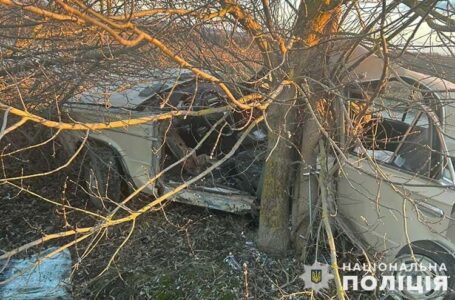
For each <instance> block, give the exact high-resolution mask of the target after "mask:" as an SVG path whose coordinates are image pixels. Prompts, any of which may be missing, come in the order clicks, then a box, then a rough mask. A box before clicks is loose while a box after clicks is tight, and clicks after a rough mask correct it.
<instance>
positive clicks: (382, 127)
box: [354, 81, 443, 179]
mask: <svg viewBox="0 0 455 300" xmlns="http://www.w3.org/2000/svg"><path fill="white" fill-rule="evenodd" d="M366 95H368V92H367V93H366ZM427 97H429V93H422V92H421V91H419V90H417V89H415V88H413V87H412V86H410V85H408V84H406V83H404V82H400V81H391V82H389V83H388V85H387V86H386V88H385V89H384V91H383V93H381V95H380V96H378V97H377V98H376V99H375V101H374V105H372V106H371V108H370V110H371V118H370V119H369V120H368V122H367V123H365V124H363V127H362V128H363V129H362V132H361V140H362V145H363V148H364V149H362V147H356V148H355V149H354V152H355V153H356V154H357V155H359V156H364V155H368V156H370V157H371V158H373V159H374V160H376V161H377V162H380V163H384V164H387V165H390V166H392V167H395V168H399V169H402V170H404V171H406V172H409V173H411V174H416V175H421V176H425V177H429V178H433V179H439V178H441V173H442V168H441V164H442V161H443V156H442V154H441V151H440V148H441V141H440V136H439V135H438V134H436V132H435V127H434V125H433V121H432V120H433V119H434V118H435V115H434V114H433V115H431V113H432V112H431V109H430V108H429V107H428V106H426V105H425V104H426V103H428V102H429V101H427ZM365 151H366V152H365Z"/></svg>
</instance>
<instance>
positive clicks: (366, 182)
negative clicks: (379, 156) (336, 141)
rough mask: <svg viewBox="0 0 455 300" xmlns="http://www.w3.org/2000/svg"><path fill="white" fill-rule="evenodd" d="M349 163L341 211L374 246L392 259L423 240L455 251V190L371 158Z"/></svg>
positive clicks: (340, 190)
mask: <svg viewBox="0 0 455 300" xmlns="http://www.w3.org/2000/svg"><path fill="white" fill-rule="evenodd" d="M348 162H349V163H347V164H345V165H344V166H343V173H344V174H343V176H340V177H339V178H338V182H337V186H338V198H337V204H338V205H337V207H338V210H339V213H340V214H341V215H342V216H343V218H344V219H345V220H346V221H347V222H349V223H350V224H351V226H352V228H354V229H355V231H356V233H357V234H358V235H359V236H361V237H362V239H363V240H365V241H367V243H368V245H370V246H371V247H373V248H374V249H375V250H376V251H385V255H386V256H387V257H391V258H392V257H394V256H395V255H396V253H397V252H398V251H399V250H400V249H401V248H402V247H404V246H405V245H406V244H407V243H409V242H414V241H418V240H432V241H440V242H441V243H442V244H444V245H446V246H448V247H450V248H451V249H455V239H453V230H454V228H453V225H454V220H453V207H454V204H455V190H454V189H451V188H448V187H445V186H441V185H440V184H439V183H438V182H429V180H427V179H424V178H421V177H419V176H415V175H411V174H406V173H403V172H402V171H401V170H397V169H394V168H391V167H388V166H385V165H374V163H373V162H370V161H368V160H367V159H366V158H359V157H355V156H353V155H351V156H350V157H349V159H348ZM378 167H379V169H380V172H381V173H382V174H381V175H379V174H378V171H377V168H378ZM383 177H385V178H387V180H389V182H387V180H385V179H381V178H383ZM440 213H442V215H440Z"/></svg>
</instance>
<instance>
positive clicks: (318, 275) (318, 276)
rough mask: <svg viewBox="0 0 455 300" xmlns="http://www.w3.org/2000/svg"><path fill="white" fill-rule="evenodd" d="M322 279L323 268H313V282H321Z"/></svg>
mask: <svg viewBox="0 0 455 300" xmlns="http://www.w3.org/2000/svg"><path fill="white" fill-rule="evenodd" d="M321 280H322V270H321V269H319V270H318V269H316V270H311V282H312V283H319V282H321Z"/></svg>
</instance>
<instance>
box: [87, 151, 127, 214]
mask: <svg viewBox="0 0 455 300" xmlns="http://www.w3.org/2000/svg"><path fill="white" fill-rule="evenodd" d="M86 151H87V153H86V155H85V163H84V166H83V168H84V169H83V171H84V183H85V188H86V190H87V192H88V194H89V196H90V200H91V202H92V204H93V205H94V206H95V207H96V208H98V209H107V208H108V207H109V203H112V202H119V201H120V200H121V197H122V183H123V175H122V169H121V167H120V163H119V160H118V158H117V157H116V155H115V152H114V151H113V150H112V149H110V148H109V147H108V146H104V145H99V144H97V143H90V144H89V145H88V147H87V150H86Z"/></svg>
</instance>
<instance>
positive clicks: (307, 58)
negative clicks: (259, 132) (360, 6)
mask: <svg viewBox="0 0 455 300" xmlns="http://www.w3.org/2000/svg"><path fill="white" fill-rule="evenodd" d="M341 3H342V2H341V1H338V0H327V1H318V0H309V1H305V2H302V4H301V5H300V8H299V13H298V14H299V15H298V17H297V22H296V25H295V28H294V34H295V36H296V37H298V38H299V39H300V42H301V43H302V44H303V48H302V47H300V48H298V49H297V50H295V51H293V52H292V53H289V54H288V56H287V61H286V62H287V63H286V64H283V65H286V66H290V68H291V69H292V70H293V72H288V73H287V74H288V76H289V77H290V79H291V80H294V83H295V84H299V85H300V84H302V82H301V79H300V78H304V77H305V75H310V77H311V78H312V79H315V80H316V81H317V80H320V79H323V78H324V75H325V71H326V69H325V67H326V66H325V63H326V60H325V54H324V53H325V51H324V50H325V47H327V43H325V44H321V46H319V44H320V41H321V39H323V38H325V37H327V34H328V36H330V34H331V33H334V32H336V31H337V29H338V16H339V14H340V12H341ZM293 74H294V75H296V76H294V75H293ZM292 77H295V78H296V79H294V78H292ZM311 85H312V86H311V96H308V95H306V96H308V97H310V98H311V99H305V100H306V101H309V102H310V105H312V106H313V107H315V104H316V103H317V101H319V100H320V99H321V98H322V97H323V96H324V92H323V91H322V92H321V87H320V86H318V85H317V84H313V83H311ZM313 87H314V89H313ZM295 95H296V90H295V87H292V88H291V87H288V88H285V89H284V90H283V92H282V93H281V94H280V95H279V96H278V97H277V99H275V101H274V102H273V103H272V105H270V107H269V108H268V114H267V123H268V125H269V127H270V128H271V131H270V132H269V135H268V150H269V152H270V153H269V157H268V160H266V163H265V167H264V171H263V189H262V195H261V212H260V219H259V237H258V246H259V247H260V248H261V249H262V250H265V251H267V252H269V253H272V254H283V253H284V252H285V251H286V250H287V249H288V247H289V243H290V231H289V224H290V220H289V200H290V188H291V187H290V183H293V184H297V187H296V186H295V187H294V196H295V199H294V201H293V217H292V228H293V241H294V242H295V245H296V246H297V248H298V249H299V250H302V249H303V247H304V243H305V240H304V239H301V238H300V237H299V236H300V235H302V234H305V232H306V229H307V227H308V219H305V215H308V214H309V209H308V207H309V206H308V203H309V198H308V195H310V198H311V199H312V201H315V199H316V198H317V195H318V189H317V180H316V179H311V178H305V173H307V172H308V171H309V169H310V167H314V166H315V165H316V160H317V152H315V151H314V149H315V148H316V146H317V144H318V141H319V138H320V135H319V128H318V126H317V123H316V120H314V119H313V116H314V114H310V113H309V110H308V107H305V108H304V111H305V116H306V117H305V120H304V127H303V129H302V130H303V134H302V142H301V143H302V146H301V148H302V149H300V150H301V152H302V157H301V159H302V160H303V165H302V166H301V167H300V168H299V169H298V173H297V180H296V179H295V178H291V176H290V175H291V174H292V172H291V171H292V165H291V163H292V161H293V159H294V155H293V154H294V153H295V152H294V151H293V148H292V146H291V143H290V141H288V140H285V139H284V138H280V135H283V136H284V137H287V138H289V139H291V140H294V139H293V138H292V137H293V136H294V135H295V132H296V123H297V121H296V116H297V112H296V110H297V108H296V107H294V108H293V109H290V107H289V106H288V105H284V104H285V102H286V101H287V100H289V99H291V98H293V97H295ZM300 96H302V95H300ZM288 103H290V102H288ZM288 132H289V134H288ZM299 144H300V141H299ZM308 180H310V181H309V182H308ZM310 191H314V193H313V194H311V193H310ZM313 203H314V202H313Z"/></svg>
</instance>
